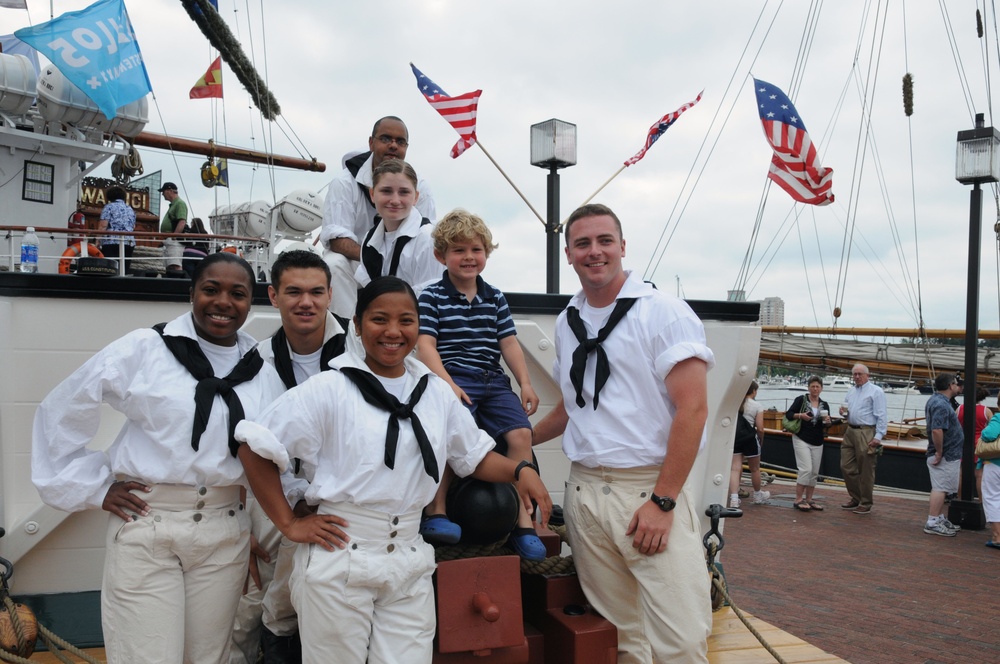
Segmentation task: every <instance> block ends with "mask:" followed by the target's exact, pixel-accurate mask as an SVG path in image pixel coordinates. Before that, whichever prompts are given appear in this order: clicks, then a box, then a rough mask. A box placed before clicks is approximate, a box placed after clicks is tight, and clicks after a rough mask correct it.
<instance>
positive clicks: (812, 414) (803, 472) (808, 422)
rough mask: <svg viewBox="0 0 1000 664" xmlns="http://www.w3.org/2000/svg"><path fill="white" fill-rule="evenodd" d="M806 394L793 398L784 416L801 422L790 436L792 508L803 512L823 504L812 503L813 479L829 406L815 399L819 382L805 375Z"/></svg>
mask: <svg viewBox="0 0 1000 664" xmlns="http://www.w3.org/2000/svg"><path fill="white" fill-rule="evenodd" d="M808 385H809V392H808V393H807V394H802V395H799V396H797V397H795V401H793V402H792V405H791V406H790V407H789V408H788V412H787V413H785V417H786V418H788V419H790V420H800V421H801V422H802V425H801V427H800V428H799V432H798V433H793V434H792V447H793V448H794V449H795V467H796V468H797V469H798V477H797V478H796V480H795V503H794V504H795V508H796V509H798V510H801V511H803V512H810V511H812V510H817V511H820V512H822V511H823V505H822V504H820V503H818V502H816V501H815V500H813V491H814V490H815V489H816V480H817V479H818V478H819V468H820V463H821V462H822V461H823V441H824V438H825V434H824V427H825V426H826V425H828V424H830V404H828V403H827V402H826V401H824V400H823V399H820V398H819V395H820V392H822V391H823V379H822V378H820V377H819V376H809V381H808Z"/></svg>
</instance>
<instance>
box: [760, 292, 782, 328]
mask: <svg viewBox="0 0 1000 664" xmlns="http://www.w3.org/2000/svg"><path fill="white" fill-rule="evenodd" d="M758 302H760V324H761V325H784V324H785V301H784V300H782V299H781V298H780V297H765V298H764V299H763V300H758Z"/></svg>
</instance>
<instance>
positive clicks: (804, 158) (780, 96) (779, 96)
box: [753, 78, 833, 205]
mask: <svg viewBox="0 0 1000 664" xmlns="http://www.w3.org/2000/svg"><path fill="white" fill-rule="evenodd" d="M753 83H754V89H755V91H756V93H757V106H758V110H759V111H760V121H761V124H762V125H764V136H766V137H767V142H768V143H770V144H771V148H772V149H773V150H774V156H773V157H772V158H771V168H770V170H769V171H768V173H767V177H769V178H770V179H771V180H773V181H774V183H775V184H777V185H778V186H779V187H781V188H782V189H784V190H785V191H787V192H788V195H789V196H791V197H792V198H794V199H795V200H797V201H798V202H800V203H809V204H810V205H829V204H830V203H832V202H833V193H831V191H830V190H831V189H832V188H833V169H832V168H823V166H822V164H820V163H819V156H818V155H817V154H816V146H815V145H813V142H812V140H810V138H809V132H807V131H806V127H805V123H804V122H802V118H801V117H800V116H799V113H798V111H796V110H795V107H794V106H793V105H792V102H791V101H790V100H789V99H788V96H787V95H785V93H784V92H782V91H781V90H779V89H778V88H777V87H775V86H774V85H771V84H770V83H768V82H766V81H761V80H759V79H756V78H755V79H754V80H753Z"/></svg>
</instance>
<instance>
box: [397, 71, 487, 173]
mask: <svg viewBox="0 0 1000 664" xmlns="http://www.w3.org/2000/svg"><path fill="white" fill-rule="evenodd" d="M410 69H412V70H413V75H414V76H416V77H417V89H418V90H420V94H422V95H423V96H424V97H425V98H426V99H427V103H428V104H430V105H431V106H432V107H433V108H434V110H436V111H437V112H438V113H440V114H441V117H443V118H444V119H445V120H447V121H448V124H450V125H451V126H452V127H454V129H455V131H457V132H458V135H459V136H461V137H462V138H461V139H459V141H458V143H455V145H454V146H453V147H452V148H451V158H452V159H454V158H455V157H457V156H458V155H460V154H462V153H463V152H465V151H466V150H468V149H469V148H471V147H472V146H473V145H475V144H476V107H477V106H478V105H479V95H481V94H483V91H482V90H476V91H475V92H466V93H465V94H464V95H458V96H457V97H450V96H448V93H447V92H445V91H444V90H442V89H441V87H440V86H439V85H438V84H437V83H435V82H434V81H432V80H431V79H429V78H427V76H425V75H424V73H423V72H422V71H420V70H419V69H417V68H416V67H414V66H413V63H412V62H411V63H410Z"/></svg>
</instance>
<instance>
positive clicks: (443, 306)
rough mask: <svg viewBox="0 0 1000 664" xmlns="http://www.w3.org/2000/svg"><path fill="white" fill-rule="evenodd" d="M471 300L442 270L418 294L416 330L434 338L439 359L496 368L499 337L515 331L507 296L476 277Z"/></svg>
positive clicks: (478, 367) (443, 362)
mask: <svg viewBox="0 0 1000 664" xmlns="http://www.w3.org/2000/svg"><path fill="white" fill-rule="evenodd" d="M476 286H477V291H478V292H477V293H476V296H475V297H474V298H473V299H472V302H469V300H468V299H467V298H466V297H465V295H464V294H463V293H461V292H459V291H458V290H457V289H456V288H455V286H454V285H453V284H452V283H451V279H449V277H448V273H447V272H445V274H444V278H443V279H441V281H439V282H437V283H436V284H433V285H431V286H428V287H427V288H425V289H424V291H423V292H422V293H421V294H420V334H429V335H431V336H432V337H435V338H436V339H437V351H438V355H440V356H441V362H442V364H444V366H445V367H446V368H447V367H448V365H449V364H452V365H458V366H463V367H469V368H474V369H489V370H491V371H500V339H503V338H504V337H509V336H511V335H513V334H517V330H516V329H515V328H514V320H513V319H512V318H511V317H510V307H508V306H507V298H505V297H504V295H503V293H502V292H500V291H499V290H498V289H496V288H494V287H493V286H490V285H489V284H488V283H486V282H485V281H483V278H482V277H476Z"/></svg>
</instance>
